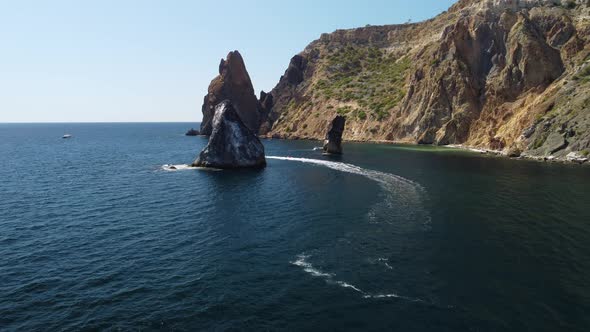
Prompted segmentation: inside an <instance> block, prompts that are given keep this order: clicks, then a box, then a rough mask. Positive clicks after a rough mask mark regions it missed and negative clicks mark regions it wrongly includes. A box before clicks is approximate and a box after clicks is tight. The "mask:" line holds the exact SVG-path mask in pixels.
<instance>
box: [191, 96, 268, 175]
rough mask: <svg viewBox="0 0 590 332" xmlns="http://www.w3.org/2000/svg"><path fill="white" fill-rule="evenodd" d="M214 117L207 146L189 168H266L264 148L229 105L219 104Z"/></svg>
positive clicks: (227, 103) (227, 101) (223, 102)
mask: <svg viewBox="0 0 590 332" xmlns="http://www.w3.org/2000/svg"><path fill="white" fill-rule="evenodd" d="M214 114H215V115H214V117H213V120H212V128H213V130H212V133H211V136H210V137H209V143H208V144H207V146H206V147H205V149H203V151H202V152H201V154H200V155H199V157H198V158H197V160H195V162H194V163H193V166H195V167H210V168H221V169H234V168H260V167H264V166H266V159H265V156H264V146H263V145H262V143H261V142H260V140H259V139H258V137H257V136H256V135H255V134H254V133H253V132H252V131H251V130H250V129H249V128H248V127H247V126H246V125H245V124H244V122H243V121H242V119H241V117H240V116H239V115H238V112H237V110H236V109H235V107H234V106H233V105H232V103H231V102H230V101H229V100H225V101H222V102H221V103H219V104H218V105H217V107H216V108H215V110H214Z"/></svg>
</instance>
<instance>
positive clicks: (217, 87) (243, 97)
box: [201, 51, 260, 135]
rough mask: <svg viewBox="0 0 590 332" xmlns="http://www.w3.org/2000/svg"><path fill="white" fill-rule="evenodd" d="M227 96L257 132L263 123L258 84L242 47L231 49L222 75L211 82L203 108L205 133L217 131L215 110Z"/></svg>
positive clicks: (244, 121)
mask: <svg viewBox="0 0 590 332" xmlns="http://www.w3.org/2000/svg"><path fill="white" fill-rule="evenodd" d="M224 100H229V101H230V102H231V103H232V105H233V107H234V108H235V110H236V112H237V113H238V115H239V116H240V118H241V120H242V121H243V123H244V125H246V127H248V129H250V131H252V132H253V133H255V134H257V133H258V128H259V127H260V112H259V109H258V99H257V98H256V95H255V94H254V87H253V86H252V81H251V80H250V75H248V71H247V70H246V65H245V64H244V59H243V58H242V55H241V54H240V53H239V52H238V51H233V52H230V53H229V54H228V55H227V58H226V59H225V60H223V59H222V60H221V63H220V64H219V76H217V77H215V78H214V79H213V80H212V81H211V84H210V85H209V90H208V93H207V95H206V96H205V100H204V102H203V109H202V110H203V121H202V123H201V134H202V135H211V133H212V132H213V117H214V114H215V110H216V109H217V105H218V104H219V103H221V102H222V101H224Z"/></svg>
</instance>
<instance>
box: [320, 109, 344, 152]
mask: <svg viewBox="0 0 590 332" xmlns="http://www.w3.org/2000/svg"><path fill="white" fill-rule="evenodd" d="M345 124H346V117H344V116H342V115H337V116H336V117H335V118H334V120H332V123H331V124H330V127H329V128H328V133H327V134H326V141H325V142H324V153H325V154H336V155H340V154H342V134H343V133H344V125H345Z"/></svg>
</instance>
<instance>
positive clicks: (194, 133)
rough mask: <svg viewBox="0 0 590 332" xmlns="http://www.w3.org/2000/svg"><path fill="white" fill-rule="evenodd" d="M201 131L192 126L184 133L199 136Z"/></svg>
mask: <svg viewBox="0 0 590 332" xmlns="http://www.w3.org/2000/svg"><path fill="white" fill-rule="evenodd" d="M200 134H201V133H200V132H199V131H198V130H195V129H194V128H191V129H190V130H189V131H187V132H186V134H184V135H185V136H199V135H200Z"/></svg>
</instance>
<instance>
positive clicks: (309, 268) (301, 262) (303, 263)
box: [291, 254, 333, 278]
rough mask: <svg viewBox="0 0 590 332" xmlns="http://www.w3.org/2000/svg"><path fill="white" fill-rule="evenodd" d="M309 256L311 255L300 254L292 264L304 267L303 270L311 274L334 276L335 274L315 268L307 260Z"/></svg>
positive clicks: (315, 275) (326, 276) (324, 276)
mask: <svg viewBox="0 0 590 332" xmlns="http://www.w3.org/2000/svg"><path fill="white" fill-rule="evenodd" d="M308 257H309V256H306V255H303V254H301V255H298V256H297V260H296V261H294V262H291V264H293V265H295V266H299V267H302V268H303V271H305V272H307V273H309V274H311V275H312V276H314V277H323V278H332V277H333V275H332V274H330V273H324V272H322V271H320V270H318V269H315V268H314V267H313V265H311V263H309V262H307V261H306V259H307V258H308Z"/></svg>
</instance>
